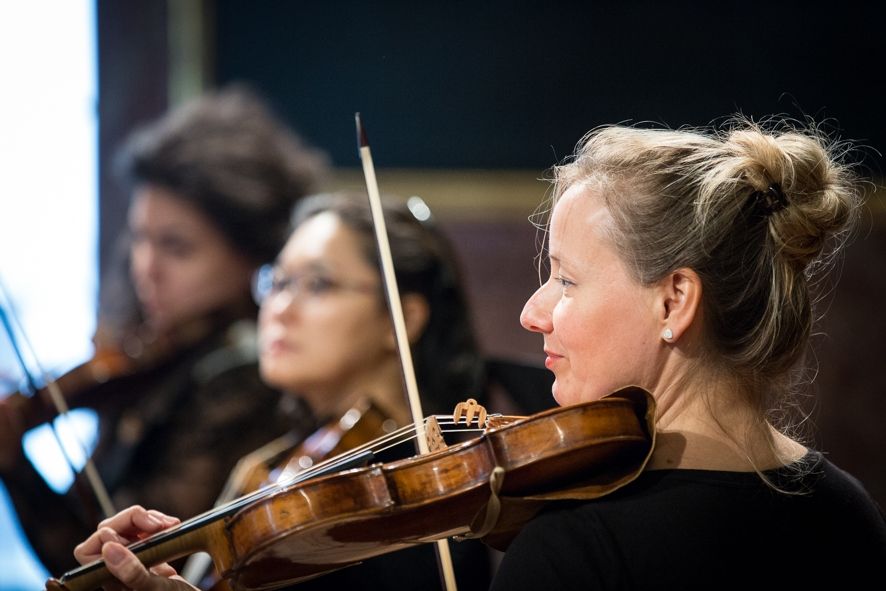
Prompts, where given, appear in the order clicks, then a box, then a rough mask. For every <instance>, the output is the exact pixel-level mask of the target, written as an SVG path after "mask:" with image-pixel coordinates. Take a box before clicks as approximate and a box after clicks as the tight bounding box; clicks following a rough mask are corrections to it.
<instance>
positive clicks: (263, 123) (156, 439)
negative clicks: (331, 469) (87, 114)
mask: <svg viewBox="0 0 886 591" xmlns="http://www.w3.org/2000/svg"><path fill="white" fill-rule="evenodd" d="M117 164H118V165H119V170H120V173H121V174H122V176H123V178H124V179H125V180H126V181H127V182H128V184H129V186H130V188H131V201H130V205H129V211H128V229H127V231H126V232H125V233H124V235H123V236H121V238H120V252H119V255H120V256H119V263H120V264H119V274H118V275H117V276H113V275H112V276H111V277H110V278H109V279H108V284H107V286H106V289H103V296H104V297H103V301H102V302H101V303H100V309H99V323H98V329H97V331H96V335H95V338H94V341H95V348H96V355H95V358H94V359H93V360H92V361H91V362H89V363H87V364H85V365H84V366H83V367H80V368H77V369H78V370H80V371H81V372H82V373H83V374H84V375H82V376H78V379H76V380H73V381H75V382H79V385H80V386H81V388H80V389H79V390H74V391H69V392H65V394H66V396H67V397H68V403H69V405H70V406H72V407H87V408H91V409H94V410H95V412H96V413H97V415H98V419H99V435H98V443H97V447H96V449H95V452H94V456H93V458H94V460H95V463H96V465H97V467H98V470H99V472H100V475H101V477H102V479H103V481H104V482H105V485H106V486H107V487H108V489H109V491H110V494H111V497H112V499H113V503H114V505H115V506H116V507H122V506H126V505H128V504H132V503H141V504H145V505H148V506H158V507H165V508H167V509H168V510H169V511H173V512H176V513H177V514H182V515H194V514H197V513H200V512H202V511H203V510H206V509H209V508H210V507H211V506H212V504H213V502H214V501H215V499H216V497H217V495H218V493H219V491H220V490H221V487H222V485H223V483H224V481H225V479H226V478H227V475H228V473H229V471H230V469H231V467H232V466H233V465H234V463H235V462H236V460H237V458H239V457H240V456H242V455H243V454H245V453H247V452H249V451H250V450H252V449H255V448H256V447H257V446H259V445H261V444H263V443H265V442H267V441H268V440H269V439H271V438H273V437H274V436H276V435H279V434H280V433H282V432H284V431H285V430H286V429H288V428H290V427H291V426H292V424H293V421H295V422H296V423H297V422H298V421H299V420H300V417H301V414H300V413H301V410H300V409H298V408H292V409H291V413H294V416H287V414H288V413H287V412H286V411H285V409H283V410H281V409H280V407H279V403H280V396H279V393H278V392H277V391H275V390H274V389H273V388H270V387H268V386H267V385H265V384H264V383H263V382H262V381H261V379H260V377H259V374H258V368H257V359H256V350H255V315H256V311H257V310H256V307H255V304H254V302H253V301H252V298H251V293H250V281H251V277H252V275H253V273H254V271H255V269H256V268H257V267H258V266H259V265H260V264H261V263H262V262H264V261H267V260H268V259H270V258H272V257H273V256H274V255H275V254H276V253H277V252H278V251H279V249H280V247H281V246H282V244H283V242H284V241H285V239H286V234H287V231H288V219H289V212H290V210H291V208H292V206H293V205H294V204H295V203H296V202H297V201H298V199H300V198H301V197H302V196H304V195H305V194H307V193H308V192H310V191H312V190H314V188H315V186H316V183H317V182H318V180H319V178H320V175H321V174H322V172H323V170H324V168H325V156H324V155H323V154H321V153H320V152H319V151H317V150H315V149H313V148H309V147H307V146H306V145H305V144H304V143H303V142H302V141H301V140H300V139H299V138H298V137H297V136H296V135H295V134H294V132H292V131H290V130H289V129H287V128H286V127H285V126H284V125H283V124H282V122H281V121H280V120H279V119H278V118H277V117H276V116H275V114H274V113H272V112H271V110H270V109H269V108H268V107H267V106H266V105H265V104H264V102H263V100H262V99H261V98H260V97H259V96H258V95H257V94H256V93H254V92H253V91H251V90H249V89H248V88H246V87H244V86H238V85H234V86H230V87H228V88H225V89H223V90H221V91H217V92H213V93H208V94H206V95H205V96H202V97H201V98H198V99H196V100H193V101H191V102H189V103H187V104H185V105H184V106H182V107H180V108H179V109H177V110H174V111H172V112H170V113H168V114H167V115H165V116H164V117H162V118H161V119H159V120H158V121H156V122H154V123H152V124H150V125H148V126H146V127H144V128H143V129H140V130H138V131H137V132H135V133H134V134H132V135H131V136H130V137H129V139H128V141H127V142H126V144H125V146H124V147H123V149H122V151H121V152H120V154H119V162H118V163H117ZM96 370H97V371H96ZM79 378H82V379H79ZM23 400H26V401H27V402H23ZM38 403H39V400H38V399H23V398H22V397H11V398H7V399H5V400H3V401H0V413H2V415H3V417H4V425H7V426H14V428H15V431H13V430H12V429H11V428H10V429H7V430H6V431H5V437H4V439H3V442H4V444H3V447H2V449H0V477H2V478H3V481H4V483H5V484H6V486H7V488H8V489H9V493H10V496H11V498H12V500H13V502H14V504H15V507H16V511H17V513H18V515H19V518H20V520H21V523H22V527H23V529H24V531H25V533H26V535H27V536H28V538H29V540H30V542H31V544H32V545H33V547H34V549H35V551H36V553H37V555H38V557H39V558H40V560H41V561H43V562H44V564H45V566H46V567H47V568H48V569H49V570H50V571H53V572H62V571H64V570H67V569H68V568H70V567H72V566H74V564H75V562H74V559H73V556H72V555H71V548H72V547H73V545H74V544H75V543H76V542H77V541H78V540H80V539H82V538H83V537H84V534H88V533H89V532H90V531H92V530H93V529H94V528H95V519H96V516H97V511H95V508H88V507H84V506H83V505H82V503H81V499H77V498H76V497H75V495H73V494H72V493H71V491H69V492H68V493H67V494H66V495H59V494H56V493H55V492H53V491H52V490H50V489H49V488H48V487H47V486H46V483H45V482H44V480H43V479H42V477H41V476H40V475H39V473H38V472H37V471H35V470H34V468H33V466H32V465H31V464H30V462H29V461H28V460H27V459H26V458H25V456H24V454H23V453H22V448H21V446H20V445H19V441H20V436H21V433H22V432H23V431H24V430H25V429H27V428H29V427H32V426H34V425H37V424H39V423H41V422H42V421H45V420H48V419H50V418H51V411H49V410H48V409H47V408H46V407H44V406H41V405H40V404H38ZM291 413H289V414H291ZM303 418H304V417H303Z"/></svg>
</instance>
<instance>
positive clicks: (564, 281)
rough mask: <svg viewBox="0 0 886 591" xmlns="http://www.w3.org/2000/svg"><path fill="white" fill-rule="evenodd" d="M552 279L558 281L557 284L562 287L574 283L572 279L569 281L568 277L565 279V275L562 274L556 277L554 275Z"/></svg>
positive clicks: (564, 287)
mask: <svg viewBox="0 0 886 591" xmlns="http://www.w3.org/2000/svg"><path fill="white" fill-rule="evenodd" d="M554 281H556V282H557V283H559V284H560V287H562V288H563V289H566V288H567V287H570V286H572V285H575V283H573V282H572V281H570V280H568V279H566V278H565V277H562V276H560V275H557V276H556V277H554Z"/></svg>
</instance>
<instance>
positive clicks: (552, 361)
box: [545, 351, 563, 369]
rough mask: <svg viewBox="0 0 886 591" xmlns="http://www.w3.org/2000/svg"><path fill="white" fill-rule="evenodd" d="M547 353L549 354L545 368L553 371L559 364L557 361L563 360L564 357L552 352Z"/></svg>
mask: <svg viewBox="0 0 886 591" xmlns="http://www.w3.org/2000/svg"><path fill="white" fill-rule="evenodd" d="M545 353H546V354H547V357H546V358H545V367H546V368H548V369H553V366H554V364H555V363H556V362H557V360H559V359H563V356H562V355H557V354H556V353H554V352H552V351H545Z"/></svg>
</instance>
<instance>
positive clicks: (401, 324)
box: [354, 113, 456, 591]
mask: <svg viewBox="0 0 886 591" xmlns="http://www.w3.org/2000/svg"><path fill="white" fill-rule="evenodd" d="M354 118H355V120H356V124H357V144H358V146H359V150H360V161H361V162H362V164H363V176H364V177H365V178H366V190H367V192H368V194H369V206H370V210H371V212H372V221H373V226H374V227H375V238H376V243H377V245H378V250H379V259H380V261H381V267H382V279H383V282H384V286H385V293H386V294H387V298H388V304H389V305H390V308H391V318H392V320H393V322H394V334H395V336H396V341H397V351H398V352H399V354H400V366H401V368H402V369H403V378H404V381H405V383H406V394H407V396H408V400H409V409H410V411H411V412H412V422H413V423H414V424H415V431H416V435H417V438H416V440H417V442H418V449H419V454H421V455H425V454H427V453H429V451H430V449H429V447H428V442H427V438H426V437H425V436H424V433H425V427H424V418H423V417H424V413H422V408H421V400H420V399H419V395H418V383H417V381H416V379H415V367H414V366H413V363H412V351H411V349H410V348H409V338H408V336H407V333H406V321H405V320H404V318H403V307H402V305H401V303H400V292H399V289H398V287H397V277H396V276H395V275H394V261H393V257H392V256H391V245H390V243H389V242H388V231H387V225H386V224H385V216H384V211H383V209H382V205H381V197H380V195H379V191H378V181H377V180H376V178H375V165H374V164H373V162H372V152H371V151H370V150H369V140H368V139H367V138H366V130H365V128H364V127H363V122H362V120H361V119H360V113H356V114H355V115H354ZM436 548H437V559H438V561H439V565H440V572H441V576H442V577H443V583H444V586H445V587H446V589H447V591H455V589H456V584H455V569H454V568H453V566H452V554H451V553H450V552H449V541H448V540H447V539H446V538H443V539H442V540H437V542H436Z"/></svg>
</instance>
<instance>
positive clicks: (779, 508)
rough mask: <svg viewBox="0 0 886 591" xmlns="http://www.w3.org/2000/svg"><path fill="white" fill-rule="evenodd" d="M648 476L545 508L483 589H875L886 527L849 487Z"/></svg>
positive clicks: (814, 478)
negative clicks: (601, 493) (617, 488)
mask: <svg viewBox="0 0 886 591" xmlns="http://www.w3.org/2000/svg"><path fill="white" fill-rule="evenodd" d="M802 464H803V466H804V469H806V470H807V472H806V473H805V474H804V475H803V476H802V477H799V478H797V477H793V478H792V474H793V475H796V474H797V472H792V471H791V470H788V469H780V470H773V471H770V472H766V474H767V476H769V477H770V478H771V479H772V481H773V483H774V484H775V485H776V486H778V487H780V488H782V489H784V490H786V491H787V492H788V493H792V494H786V493H785V492H778V491H776V490H774V489H773V488H771V487H769V486H767V485H766V484H765V483H764V482H763V481H762V479H761V478H760V477H759V476H758V475H757V474H756V473H753V472H750V473H744V472H722V471H709V470H654V471H647V472H644V473H643V474H641V475H640V477H639V478H638V479H637V480H636V481H634V482H633V483H631V484H630V485H628V486H626V487H625V488H623V489H621V490H620V491H618V492H616V493H614V494H612V495H609V496H606V497H603V498H600V499H597V500H594V501H590V502H581V503H569V504H563V505H557V506H551V507H550V508H549V509H547V510H546V511H544V512H543V513H542V514H540V515H539V516H538V517H537V518H535V519H534V520H533V521H531V522H530V523H529V524H527V525H526V526H525V527H524V529H523V530H522V531H521V532H520V534H519V535H518V536H517V537H516V538H515V540H514V541H513V543H512V544H511V546H510V547H509V548H508V550H507V553H506V555H505V558H504V560H503V562H502V564H501V566H500V568H499V570H498V573H497V574H496V578H495V581H494V583H493V586H492V589H494V590H509V591H510V590H519V589H558V590H564V589H583V590H588V589H701V588H705V589H723V588H728V589H731V588H767V589H770V588H771V589H794V588H796V589H802V588H813V587H812V586H813V585H814V586H815V588H817V587H819V586H820V585H821V584H822V583H825V584H827V583H836V584H838V585H839V588H857V587H867V588H881V587H882V586H883V584H884V575H883V570H882V569H883V565H884V564H886V518H884V515H883V512H882V510H881V509H880V508H879V507H878V506H877V504H876V503H875V501H873V500H872V499H871V497H870V496H869V495H868V494H867V492H866V491H865V490H864V489H863V488H862V486H861V484H860V483H859V482H858V481H857V480H856V479H855V478H853V477H852V476H850V475H848V474H847V473H845V472H843V471H842V470H840V469H839V468H837V467H836V466H834V465H833V464H832V463H830V462H828V461H827V460H826V459H824V457H823V456H822V455H821V454H819V453H818V452H810V453H809V454H808V455H807V456H806V457H805V458H804V459H803V460H802Z"/></svg>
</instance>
